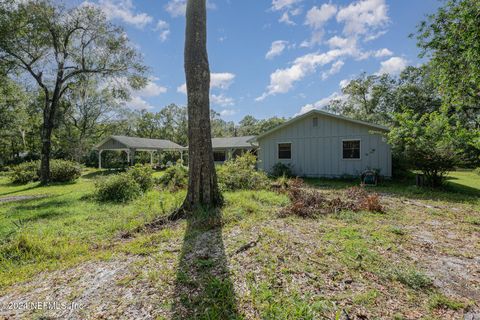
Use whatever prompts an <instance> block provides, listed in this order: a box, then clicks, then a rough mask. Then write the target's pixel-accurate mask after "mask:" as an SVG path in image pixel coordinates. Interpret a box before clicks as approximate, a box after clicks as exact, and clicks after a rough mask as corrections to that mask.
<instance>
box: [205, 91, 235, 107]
mask: <svg viewBox="0 0 480 320" xmlns="http://www.w3.org/2000/svg"><path fill="white" fill-rule="evenodd" d="M210 101H211V102H212V104H214V105H219V106H222V107H227V106H233V105H234V104H235V101H234V100H233V98H230V97H227V96H225V95H224V94H218V95H216V94H212V95H211V96H210Z"/></svg>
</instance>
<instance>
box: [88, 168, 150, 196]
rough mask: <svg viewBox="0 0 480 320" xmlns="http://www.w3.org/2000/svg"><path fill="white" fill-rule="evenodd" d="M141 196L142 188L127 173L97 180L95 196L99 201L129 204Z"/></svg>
mask: <svg viewBox="0 0 480 320" xmlns="http://www.w3.org/2000/svg"><path fill="white" fill-rule="evenodd" d="M141 194H142V188H141V187H140V185H139V184H138V183H137V182H136V181H135V180H134V179H133V177H132V175H130V174H129V173H128V172H123V173H120V174H115V175H111V176H108V177H105V178H103V179H99V180H98V181H96V183H95V195H96V197H97V199H98V200H100V201H111V202H129V201H131V200H134V199H135V198H138V197H139V196H140V195H141Z"/></svg>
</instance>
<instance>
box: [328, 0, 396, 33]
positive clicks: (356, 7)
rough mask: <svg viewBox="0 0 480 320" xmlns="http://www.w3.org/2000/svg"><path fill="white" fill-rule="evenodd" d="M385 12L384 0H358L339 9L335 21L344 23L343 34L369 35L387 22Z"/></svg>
mask: <svg viewBox="0 0 480 320" xmlns="http://www.w3.org/2000/svg"><path fill="white" fill-rule="evenodd" d="M387 11H388V7H387V5H386V4H385V0H359V1H356V2H354V3H351V4H350V5H348V6H346V7H343V8H341V9H340V10H339V11H338V14H337V21H338V22H344V23H345V26H344V29H343V32H344V33H345V34H348V35H352V34H357V35H360V34H369V33H370V32H371V31H372V29H378V28H381V27H384V26H385V25H386V24H387V23H388V22H389V18H388V14H387Z"/></svg>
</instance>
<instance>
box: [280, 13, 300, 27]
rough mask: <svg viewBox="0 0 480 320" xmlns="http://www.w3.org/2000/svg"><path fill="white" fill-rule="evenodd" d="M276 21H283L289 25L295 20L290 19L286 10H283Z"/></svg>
mask: <svg viewBox="0 0 480 320" xmlns="http://www.w3.org/2000/svg"><path fill="white" fill-rule="evenodd" d="M278 22H281V23H285V24H287V25H290V26H294V25H295V24H296V23H295V22H293V21H292V20H290V15H289V13H288V11H285V12H284V13H283V14H282V16H281V17H280V19H278Z"/></svg>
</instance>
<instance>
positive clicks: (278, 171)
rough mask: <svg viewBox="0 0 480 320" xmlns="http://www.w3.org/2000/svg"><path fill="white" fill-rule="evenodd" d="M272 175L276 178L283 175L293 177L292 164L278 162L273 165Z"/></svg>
mask: <svg viewBox="0 0 480 320" xmlns="http://www.w3.org/2000/svg"><path fill="white" fill-rule="evenodd" d="M270 175H271V176H272V177H274V178H278V177H282V176H283V177H287V178H291V177H293V168H292V165H291V164H285V163H281V162H277V163H275V164H274V165H273V167H272V171H271V172H270Z"/></svg>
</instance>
